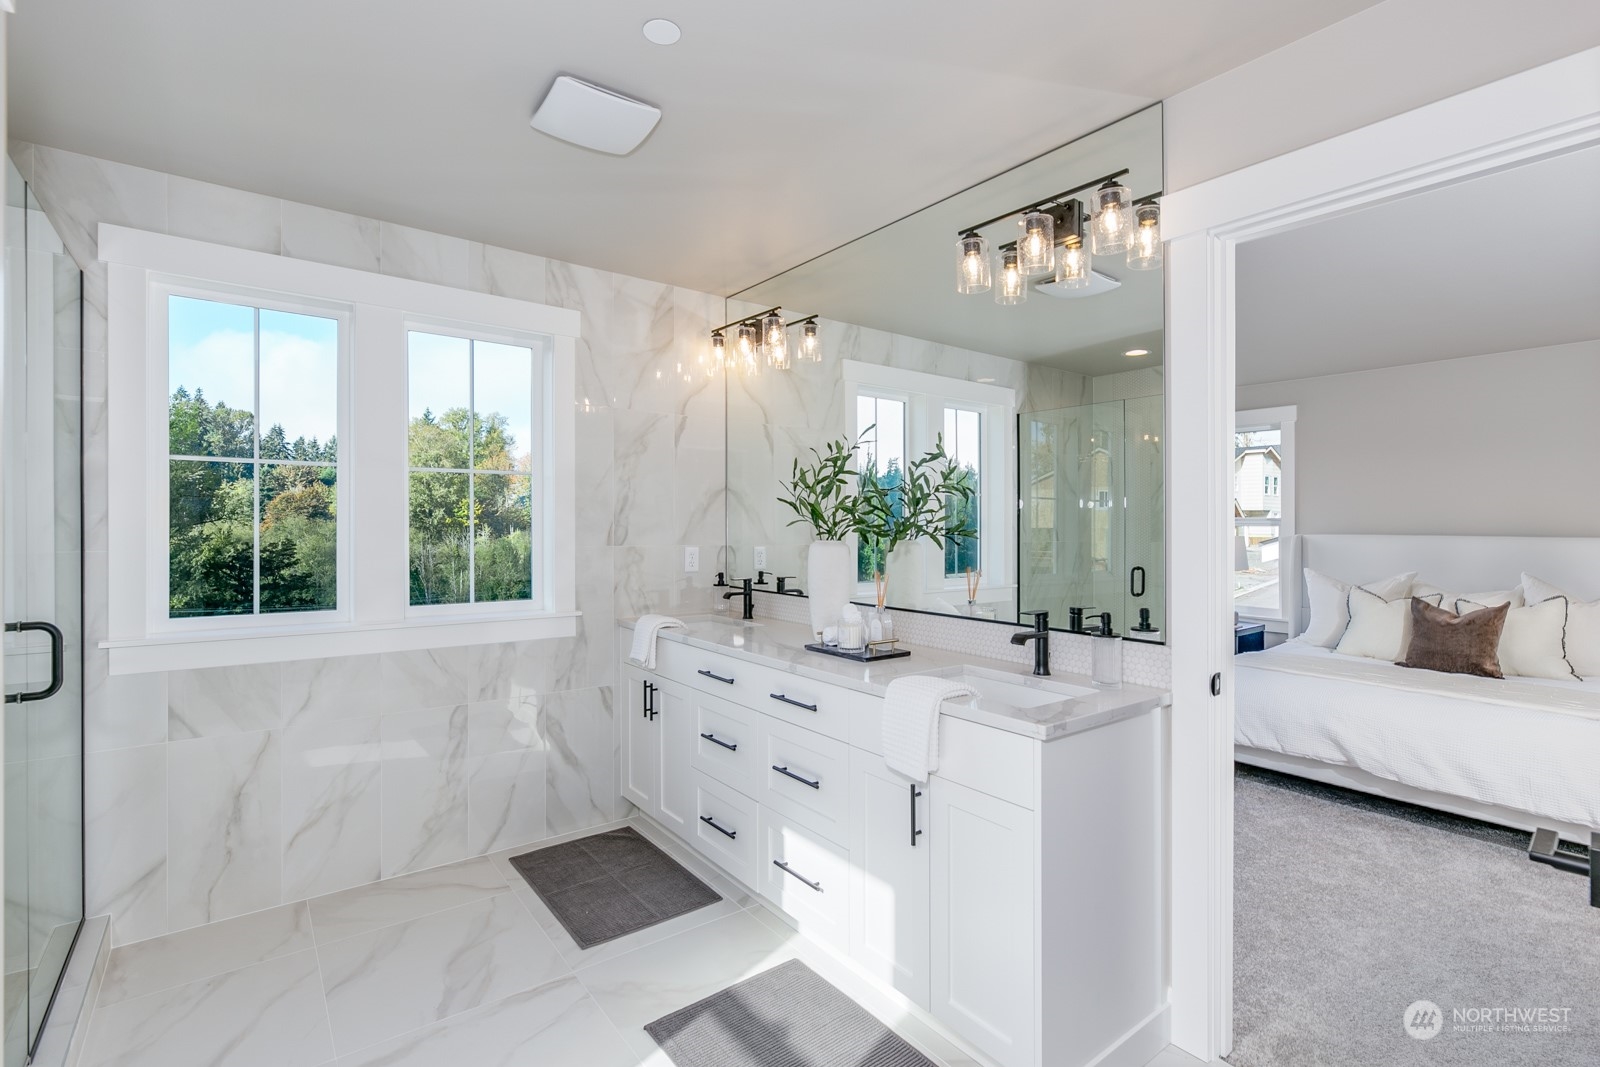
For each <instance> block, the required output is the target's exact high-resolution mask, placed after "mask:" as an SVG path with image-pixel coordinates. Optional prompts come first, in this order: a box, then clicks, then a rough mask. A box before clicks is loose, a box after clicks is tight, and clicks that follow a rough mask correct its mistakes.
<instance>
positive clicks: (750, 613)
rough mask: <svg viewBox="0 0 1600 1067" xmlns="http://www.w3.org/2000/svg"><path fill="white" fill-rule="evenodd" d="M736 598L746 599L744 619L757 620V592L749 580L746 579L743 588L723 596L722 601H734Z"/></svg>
mask: <svg viewBox="0 0 1600 1067" xmlns="http://www.w3.org/2000/svg"><path fill="white" fill-rule="evenodd" d="M736 596H738V597H744V617H745V618H747V619H753V618H755V617H756V593H755V590H754V589H753V588H752V583H751V581H750V579H749V578H746V579H745V580H744V585H743V586H742V587H740V588H738V589H735V590H734V591H733V592H731V593H723V594H722V599H723V600H732V599H733V598H734V597H736Z"/></svg>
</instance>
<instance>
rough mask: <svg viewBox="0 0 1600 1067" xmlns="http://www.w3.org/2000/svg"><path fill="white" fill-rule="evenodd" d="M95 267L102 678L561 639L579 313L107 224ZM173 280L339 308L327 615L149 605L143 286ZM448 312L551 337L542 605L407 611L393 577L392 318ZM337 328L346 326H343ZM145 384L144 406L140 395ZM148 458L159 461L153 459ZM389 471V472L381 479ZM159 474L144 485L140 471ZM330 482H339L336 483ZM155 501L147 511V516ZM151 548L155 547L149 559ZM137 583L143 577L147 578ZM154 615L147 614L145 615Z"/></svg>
mask: <svg viewBox="0 0 1600 1067" xmlns="http://www.w3.org/2000/svg"><path fill="white" fill-rule="evenodd" d="M99 247H100V259H101V260H102V261H104V262H105V263H106V264H107V280H108V291H107V309H106V312H107V326H108V335H107V349H108V352H107V355H108V365H109V370H108V377H107V398H108V404H107V435H108V441H109V464H108V469H107V481H108V495H109V500H108V514H107V522H108V529H109V531H110V536H109V538H108V542H109V547H108V560H107V562H108V572H109V586H110V588H109V590H108V594H109V603H108V608H109V612H108V634H109V637H108V639H107V640H106V641H103V642H102V643H101V647H102V648H105V649H107V650H108V651H109V660H110V671H111V673H112V674H127V673H138V672H143V671H159V670H175V669H186V668H198V667H212V666H224V665H232V664H243V663H266V662H275V661H280V660H288V659H302V658H322V657H326V656H346V655H357V654H362V653H371V652H387V651H406V650H413V649H422V648H443V647H449V646H456V645H468V644H488V643H496V642H505V641H527V640H535V639H542V638H553V637H570V636H573V635H575V634H576V633H577V620H578V616H579V613H578V611H577V608H576V587H575V579H574V574H575V563H576V544H575V538H576V528H575V525H574V519H573V516H574V502H575V491H576V472H575V469H574V467H575V460H576V457H575V454H574V449H575V446H574V443H573V442H574V420H575V412H574V405H573V404H572V403H571V401H570V399H567V400H565V401H562V400H561V398H571V397H572V396H573V395H574V376H575V366H574V365H575V358H576V345H577V338H578V334H579V319H580V317H579V314H578V313H577V312H576V311H573V310H570V309H565V308H555V307H549V306H546V305H542V304H532V303H527V302H524V301H520V300H512V299H508V298H506V297H498V296H490V295H488V294H485V293H474V292H470V291H468V290H464V289H455V288H451V287H449V286H442V285H433V284H430V283H426V282H417V281H411V280H409V279H404V278H391V277H388V276H385V275H380V274H373V273H370V272H367V271H359V270H352V269H350V268H347V267H336V266H331V265H328V264H323V263H312V262H309V261H306V260H297V259H290V258H288V257H284V256H276V255H271V254H268V253H264V252H255V251H250V250H247V249H239V248H229V247H226V246H222V245H214V244H208V243H206V242H202V241H192V240H188V239H186V238H180V237H171V236H167V235H163V234H155V233H147V232H144V231H141V230H133V229H128V228H126V227H121V226H111V225H101V226H100V228H99ZM185 282H189V283H192V284H194V285H195V286H197V287H198V288H199V289H201V290H204V289H206V288H207V287H208V286H209V287H217V289H218V291H221V290H222V289H226V288H233V289H239V290H254V291H258V292H261V293H265V294H272V293H277V294H295V295H293V296H286V297H285V299H286V300H287V302H288V303H289V304H291V305H294V304H303V305H307V306H312V307H317V306H324V305H328V306H332V305H343V306H345V307H346V308H347V309H348V312H347V313H348V316H349V318H348V321H347V323H346V324H344V325H343V326H342V328H341V344H342V345H348V358H346V359H344V360H343V361H342V366H341V375H342V376H343V377H342V378H341V385H342V386H344V397H345V399H346V402H347V403H348V405H349V406H348V409H347V410H344V411H341V413H340V420H341V421H340V456H339V471H340V489H339V492H340V508H341V510H340V530H339V536H340V540H341V546H343V545H345V544H348V546H349V548H348V550H346V549H345V548H343V547H341V552H343V553H346V554H344V555H342V556H341V560H340V563H341V568H342V569H341V575H340V577H341V585H340V608H339V611H338V612H337V613H316V618H314V619H312V618H303V617H302V618H295V617H293V616H289V615H278V616H273V617H272V619H271V622H270V623H264V622H262V621H261V617H260V616H253V617H251V618H250V619H248V620H242V619H227V620H206V622H208V623H216V624H215V625H208V626H206V627H205V628H204V630H201V629H199V628H197V627H195V626H193V625H191V624H189V623H188V622H187V621H185V624H184V625H182V626H176V627H174V626H171V625H167V624H170V623H171V622H172V620H169V619H167V618H166V617H165V612H164V611H159V612H158V611H156V607H158V605H157V602H156V594H155V592H154V590H156V589H164V588H165V583H166V575H165V572H164V566H165V556H166V553H165V552H156V547H157V546H158V545H159V544H161V543H162V542H164V540H165V537H166V529H165V524H164V522H163V523H162V524H161V525H160V526H159V528H158V527H157V526H156V525H155V522H156V521H157V519H164V518H165V512H166V501H165V498H166V493H165V473H164V464H165V460H166V448H167V442H166V433H165V419H164V417H160V416H159V412H164V411H165V406H166V392H165V391H166V386H167V376H166V359H167V353H166V338H165V336H164V335H163V336H161V337H160V338H155V337H153V336H152V335H151V330H152V329H153V328H154V327H155V325H156V324H155V323H154V322H153V321H152V319H153V316H152V315H151V314H150V311H149V309H150V303H151V293H152V288H151V287H152V285H161V284H164V283H176V284H178V285H183V284H185ZM420 321H433V322H436V323H454V324H455V325H456V326H457V328H459V329H462V330H474V331H479V332H481V331H494V330H499V331H504V332H506V333H508V334H512V335H528V334H535V335H542V336H546V337H549V338H550V339H551V349H550V357H551V358H550V359H549V360H548V361H547V367H548V370H547V374H546V380H545V382H544V383H543V385H544V388H545V390H546V392H545V395H546V396H549V397H551V398H554V399H555V400H557V401H558V402H553V403H551V404H550V405H549V406H548V409H547V417H546V418H545V420H544V445H545V447H544V448H543V450H542V452H543V455H544V456H545V467H544V470H543V471H542V472H541V473H542V475H543V477H544V479H545V480H546V481H547V484H548V492H547V495H546V497H545V499H546V500H548V502H549V504H548V506H547V507H545V508H544V509H543V511H542V515H541V516H540V519H541V526H542V530H543V535H544V536H543V539H542V544H543V546H544V553H545V558H544V560H543V561H542V562H543V565H544V571H543V578H544V581H543V588H544V590H545V598H544V602H543V603H542V604H540V605H539V606H537V607H535V608H533V609H532V610H529V606H528V605H526V604H520V605H514V606H509V607H508V606H507V605H503V604H492V605H491V604H485V605H461V606H460V609H459V610H451V611H436V610H435V611H428V612H413V611H412V610H411V607H410V594H409V581H408V580H407V573H408V571H407V567H408V561H407V559H408V557H407V544H406V530H407V528H408V523H407V518H406V516H407V505H406V493H407V484H406V476H405V475H406V465H407V457H406V425H407V418H406V373H405V368H406V339H405V330H406V325H407V323H408V322H420ZM346 335H348V338H349V340H346V339H345V338H346ZM156 392H159V393H160V394H161V396H160V403H159V404H154V405H153V404H152V402H151V400H150V398H151V397H152V396H153V395H154V394H155V393H156ZM157 459H159V460H160V461H161V463H162V464H163V469H162V470H161V471H159V472H158V471H157V469H156V468H155V466H154V463H155V461H156V460H157ZM390 474H392V476H390ZM157 478H159V482H158V481H156V480H154V479H157ZM347 482H348V484H346V483H347ZM157 512H159V513H160V514H159V516H158V515H156V513H157ZM153 555H159V556H160V557H161V559H160V560H159V561H154V562H153V559H152V557H153ZM152 583H155V584H154V585H152ZM158 624H159V625H158Z"/></svg>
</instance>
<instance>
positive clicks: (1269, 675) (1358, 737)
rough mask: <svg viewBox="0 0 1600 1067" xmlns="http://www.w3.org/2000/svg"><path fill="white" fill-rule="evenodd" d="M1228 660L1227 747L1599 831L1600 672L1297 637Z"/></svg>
mask: <svg viewBox="0 0 1600 1067" xmlns="http://www.w3.org/2000/svg"><path fill="white" fill-rule="evenodd" d="M1234 664H1235V688H1236V707H1237V720H1236V726H1235V740H1236V741H1237V743H1238V744H1241V745H1247V746H1249V747H1251V748H1259V749H1265V750H1267V751H1269V752H1278V753H1282V754H1284V755H1289V756H1299V757H1302V758H1304V759H1313V760H1319V761H1321V762H1323V763H1333V764H1339V765H1341V766H1346V767H1355V768H1358V769H1360V770H1363V771H1366V772H1367V773H1368V774H1373V775H1377V776H1378V777H1380V778H1387V779H1389V780H1390V781H1395V782H1401V783H1404V784H1406V785H1409V786H1413V787H1415V788H1418V789H1429V790H1433V791H1435V792H1439V793H1447V794H1450V795H1452V796H1458V797H1466V798H1468V799H1471V800H1476V801H1478V802H1480V803H1484V804H1496V805H1501V806H1504V807H1508V808H1515V809H1517V810H1518V811H1525V812H1531V813H1533V814H1535V815H1544V816H1547V817H1549V818H1552V819H1559V820H1562V821H1564V822H1573V823H1580V824H1583V825H1585V826H1591V827H1595V828H1600V680H1596V681H1588V682H1584V681H1578V680H1577V679H1573V680H1571V681H1566V680H1561V681H1556V680H1545V679H1531V678H1508V679H1503V680H1502V679H1494V678H1474V677H1468V676H1465V675H1449V674H1439V673H1436V672H1433V671H1418V670H1412V669H1410V668H1407V667H1396V666H1395V665H1394V664H1392V663H1382V662H1379V661H1377V660H1370V659H1361V658H1358V657H1354V656H1341V655H1339V654H1338V653H1337V652H1333V651H1330V650H1328V649H1325V648H1317V647H1315V646H1311V645H1306V644H1300V643H1297V642H1290V643H1288V644H1284V645H1279V646H1278V647H1277V648H1273V649H1269V650H1267V651H1266V652H1254V653H1248V654H1246V655H1242V656H1239V657H1238V658H1237V659H1236V660H1235V661H1234Z"/></svg>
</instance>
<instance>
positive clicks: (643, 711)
mask: <svg viewBox="0 0 1600 1067" xmlns="http://www.w3.org/2000/svg"><path fill="white" fill-rule="evenodd" d="M639 692H640V693H642V694H643V695H644V702H643V703H642V704H641V705H640V707H639V718H641V719H648V718H649V717H650V683H649V682H640V683H639Z"/></svg>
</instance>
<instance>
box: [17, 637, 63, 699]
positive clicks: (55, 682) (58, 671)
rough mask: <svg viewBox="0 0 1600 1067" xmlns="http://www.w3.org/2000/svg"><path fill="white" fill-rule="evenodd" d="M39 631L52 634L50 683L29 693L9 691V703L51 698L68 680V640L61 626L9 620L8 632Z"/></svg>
mask: <svg viewBox="0 0 1600 1067" xmlns="http://www.w3.org/2000/svg"><path fill="white" fill-rule="evenodd" d="M30 631H38V632H40V633H44V634H49V635H50V684H49V685H47V686H45V687H44V688H43V689H35V690H33V691H32V692H28V693H9V694H7V695H6V701H5V702H6V703H7V704H26V703H28V702H29V701H32V700H49V699H50V698H51V697H53V696H55V695H56V694H57V693H59V692H61V683H62V682H64V681H65V680H66V676H67V672H66V640H65V639H64V638H63V637H62V636H61V628H60V627H59V626H57V625H56V624H55V623H51V622H8V623H6V632H7V633H13V634H17V633H28V632H30Z"/></svg>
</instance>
